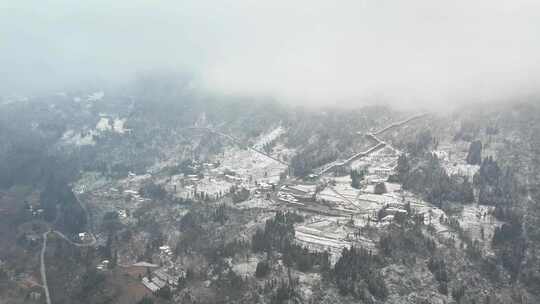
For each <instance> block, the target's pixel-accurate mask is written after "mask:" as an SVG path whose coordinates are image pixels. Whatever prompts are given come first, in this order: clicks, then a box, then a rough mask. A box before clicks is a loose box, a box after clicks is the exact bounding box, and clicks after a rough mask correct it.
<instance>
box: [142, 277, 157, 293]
mask: <svg viewBox="0 0 540 304" xmlns="http://www.w3.org/2000/svg"><path fill="white" fill-rule="evenodd" d="M142 284H143V285H144V286H145V287H146V288H148V289H150V291H151V292H156V291H158V290H159V287H158V286H157V285H156V284H154V282H152V281H150V280H149V279H148V278H147V277H144V278H143V279H142Z"/></svg>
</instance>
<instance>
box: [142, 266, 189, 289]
mask: <svg viewBox="0 0 540 304" xmlns="http://www.w3.org/2000/svg"><path fill="white" fill-rule="evenodd" d="M184 276H185V273H184V272H183V271H180V272H179V274H177V275H171V274H169V273H168V272H167V270H166V269H164V268H160V269H157V270H155V271H154V272H152V274H151V276H150V277H148V276H146V277H143V278H142V281H141V282H142V284H143V285H144V286H145V287H146V288H148V289H149V290H150V291H152V292H155V291H158V290H159V289H161V288H163V287H165V286H169V287H171V289H176V288H177V287H178V280H179V278H180V277H184Z"/></svg>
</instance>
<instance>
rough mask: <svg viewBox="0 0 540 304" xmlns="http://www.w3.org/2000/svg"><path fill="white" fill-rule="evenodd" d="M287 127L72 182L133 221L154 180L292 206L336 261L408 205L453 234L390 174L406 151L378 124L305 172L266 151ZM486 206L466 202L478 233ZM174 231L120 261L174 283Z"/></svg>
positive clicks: (312, 239)
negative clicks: (148, 167)
mask: <svg viewBox="0 0 540 304" xmlns="http://www.w3.org/2000/svg"><path fill="white" fill-rule="evenodd" d="M406 122H407V121H406ZM406 122H405V123H406ZM399 125H400V124H396V125H395V126H393V127H396V126H399ZM284 133H286V130H285V129H284V128H283V127H281V126H278V127H277V128H275V129H272V130H270V131H269V132H268V133H267V134H264V135H262V136H261V137H260V138H259V139H258V140H256V142H255V144H253V146H252V147H251V148H249V147H248V148H247V149H246V148H243V147H240V146H238V144H234V143H233V145H232V146H229V147H228V148H227V149H225V151H224V152H223V153H220V154H218V155H215V156H214V157H212V158H209V159H207V160H206V161H204V162H203V161H198V160H193V161H191V162H190V163H189V164H187V165H186V168H184V169H185V170H184V172H179V173H178V174H172V175H167V174H161V173H160V172H159V171H157V172H148V173H146V174H141V175H136V174H132V173H130V174H129V175H128V177H126V178H124V179H120V180H117V181H110V180H104V179H103V178H100V177H98V176H93V175H92V174H88V175H86V176H85V178H84V179H81V181H80V183H79V184H78V185H77V186H76V187H75V190H76V192H77V193H78V194H79V195H80V196H81V197H84V199H85V201H86V204H88V205H89V206H91V208H93V210H94V212H96V210H99V211H98V213H99V214H105V213H107V212H116V213H117V214H118V217H119V219H120V221H121V222H123V223H125V224H129V223H130V222H131V223H133V222H134V221H135V219H134V213H135V212H136V210H137V209H139V208H141V207H143V206H145V205H148V204H153V199H152V198H150V197H148V196H147V195H145V194H144V193H141V189H142V188H143V186H144V185H145V184H148V183H149V182H151V183H153V184H156V185H159V186H160V187H161V188H162V189H164V191H166V193H167V195H169V196H170V197H172V198H174V199H178V200H181V201H185V200H192V201H194V202H196V203H197V204H221V203H223V202H224V201H225V202H226V201H227V198H228V197H230V196H231V194H234V195H233V198H234V199H233V201H232V202H230V204H231V206H233V207H234V208H238V209H250V210H260V211H259V212H261V211H262V212H263V214H265V212H266V211H269V212H270V213H269V214H268V215H267V216H269V215H270V214H271V212H273V211H276V210H284V211H294V212H296V213H298V214H300V215H302V216H303V218H304V221H303V222H302V223H298V224H296V225H295V238H296V242H297V243H298V244H300V245H303V246H306V247H307V248H309V249H310V250H313V251H319V252H323V251H327V252H329V253H330V261H331V263H335V262H336V261H337V259H338V258H339V256H340V254H341V251H342V250H343V249H344V248H349V247H351V246H354V247H362V248H368V249H370V250H377V249H376V245H375V244H376V242H377V239H374V238H373V237H370V236H369V235H367V234H363V233H362V231H363V229H365V228H366V227H371V228H374V229H382V228H384V227H385V226H387V225H389V224H391V223H392V221H393V219H394V217H396V215H398V214H400V213H401V214H403V213H407V208H413V209H414V210H415V212H418V213H420V214H423V215H424V218H425V222H426V224H429V225H432V226H433V227H434V229H435V231H436V233H437V234H439V235H440V236H441V237H447V238H454V237H455V235H452V232H451V230H450V229H449V228H448V227H447V226H446V225H443V224H442V222H441V221H439V219H441V218H444V217H445V215H444V212H443V211H442V210H440V209H439V208H436V207H434V206H431V205H430V204H428V203H426V202H424V201H422V200H421V199H420V198H418V197H417V196H415V195H413V194H412V193H410V192H408V191H405V190H403V189H401V185H400V184H397V183H392V182H388V179H389V177H390V176H391V175H392V174H395V168H396V166H397V159H398V157H399V155H400V154H401V153H402V152H401V151H399V150H397V149H396V148H394V147H393V146H391V145H390V144H388V143H386V142H384V141H382V140H381V139H379V137H378V136H379V135H378V134H380V133H381V132H378V133H368V134H365V135H364V136H365V137H366V138H367V139H368V140H371V141H372V142H373V147H372V148H370V149H368V150H367V151H364V152H360V153H357V154H355V155H353V156H351V157H350V158H348V159H345V160H343V161H335V162H333V163H331V164H327V165H324V166H322V167H321V168H319V169H316V170H314V173H313V174H311V175H309V176H307V177H306V178H304V179H298V178H294V177H292V176H291V175H290V169H289V167H288V166H287V165H286V160H287V159H288V158H289V157H290V156H291V155H292V154H293V153H294V151H291V150H289V149H286V148H284V147H283V146H281V145H280V144H279V143H278V144H274V145H272V146H273V148H272V149H268V150H267V151H262V150H264V149H265V146H266V145H271V144H273V142H274V141H277V139H278V138H279V136H281V135H282V134H284ZM433 153H434V154H436V155H437V156H438V157H439V158H440V159H441V161H443V162H444V163H445V164H447V165H445V166H446V167H447V170H448V171H449V172H450V173H452V172H456V173H460V174H467V175H468V176H471V178H472V174H474V172H475V170H478V168H477V166H476V167H471V166H469V165H466V164H464V162H463V161H459V160H457V157H454V159H451V158H450V156H449V155H451V152H450V151H448V149H447V150H446V151H445V150H437V151H433ZM456 154H458V153H456ZM352 171H354V172H358V173H361V175H362V177H361V180H360V181H359V182H357V183H356V184H354V183H353V180H352V178H351V176H352V175H351V172H352ZM102 201H107V202H108V204H103V203H101V202H102ZM482 208H484V209H482ZM488 211H489V210H486V209H485V207H474V206H469V207H468V208H467V211H466V213H467V214H470V215H471V216H470V217H469V216H466V217H463V218H462V222H463V223H462V224H463V225H464V227H465V229H470V230H471V231H472V233H475V234H476V235H478V233H479V229H480V228H479V225H480V226H482V227H485V228H486V229H487V232H485V233H487V234H489V233H493V231H490V230H489V229H490V227H493V225H492V223H487V224H485V225H482V224H481V223H480V224H478V214H486V213H487V212H488ZM177 212H178V213H177V214H176V216H178V217H182V216H183V215H184V214H185V210H182V209H181V208H180V209H178V210H177ZM261 222H262V221H261ZM162 224H163V225H164V227H162V228H164V229H165V230H167V229H169V230H171V229H172V228H165V227H166V226H167V224H166V222H163V223H162ZM259 225H260V224H259ZM483 229H484V228H482V231H483ZM172 230H174V229H172ZM251 230H253V228H252V229H251ZM491 230H492V229H491ZM474 231H476V232H474ZM483 233H484V232H483ZM172 235H174V232H173V233H172ZM172 235H170V236H169V238H168V239H169V240H171V242H172V243H167V241H166V242H165V244H164V245H162V246H160V247H159V254H158V256H157V257H156V259H154V260H153V261H152V262H153V263H148V262H144V261H137V260H135V259H134V257H129V256H124V257H120V258H119V260H120V265H131V266H130V267H138V268H141V269H147V271H144V272H143V275H141V276H140V280H141V283H142V284H143V285H144V286H145V287H146V288H147V289H148V290H149V291H151V292H156V291H157V290H159V289H160V288H163V287H164V286H169V287H170V288H172V289H173V290H174V289H175V288H177V285H178V282H179V278H182V277H184V276H185V275H186V273H185V271H186V269H185V268H184V267H183V266H182V265H181V264H178V261H176V260H175V259H174V258H173V256H174V255H173V252H172V250H173V249H172V248H174V246H175V244H174V241H173V238H171V236H172ZM79 237H80V241H84V240H85V238H87V237H88V233H86V232H82V233H81V234H80V235H79ZM97 239H98V242H100V243H101V244H103V243H104V242H105V236H103V235H98V236H97ZM488 247H489V246H486V248H488ZM486 250H488V249H486ZM109 262H110V261H108V260H104V261H102V262H101V263H100V264H98V265H97V266H96V268H97V269H98V270H100V271H105V270H106V269H107V264H108V263H109ZM255 262H256V260H255ZM253 263H254V262H253V261H251V262H250V263H249V265H251V266H250V267H248V268H250V269H251V268H253V267H254V265H255V264H253ZM241 265H243V264H239V265H233V267H235V269H239V271H240V272H242V273H243V274H244V275H248V274H247V273H245V269H244V268H242V267H247V265H248V264H246V266H242V267H241ZM148 270H150V271H148Z"/></svg>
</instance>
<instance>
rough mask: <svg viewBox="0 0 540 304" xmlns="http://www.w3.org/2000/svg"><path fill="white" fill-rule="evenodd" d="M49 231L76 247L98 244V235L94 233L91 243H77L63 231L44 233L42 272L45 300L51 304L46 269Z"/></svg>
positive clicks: (41, 259)
mask: <svg viewBox="0 0 540 304" xmlns="http://www.w3.org/2000/svg"><path fill="white" fill-rule="evenodd" d="M49 233H55V234H56V235H58V236H59V237H60V238H62V239H64V240H65V241H66V242H68V243H70V244H71V245H73V246H76V247H91V246H94V245H95V244H96V237H95V236H94V235H92V234H90V235H91V236H92V241H91V242H90V243H75V242H73V241H72V240H70V239H69V238H68V237H67V236H65V235H64V234H63V233H62V232H60V231H56V230H51V231H47V232H45V233H43V246H42V247H41V255H40V272H41V282H42V286H43V289H44V290H45V301H46V302H47V304H51V303H52V302H51V295H50V293H49V285H48V284H47V271H46V268H47V266H46V264H45V252H46V250H47V238H48V237H49Z"/></svg>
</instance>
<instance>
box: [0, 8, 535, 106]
mask: <svg viewBox="0 0 540 304" xmlns="http://www.w3.org/2000/svg"><path fill="white" fill-rule="evenodd" d="M5 2H6V3H2V4H0V25H1V28H2V29H0V38H1V39H0V43H1V44H2V47H1V48H0V65H1V66H2V73H1V74H0V81H1V83H0V95H3V94H11V93H23V94H24V93H27V92H39V91H54V90H62V89H63V88H76V87H79V86H88V85H91V84H99V85H103V84H106V85H108V86H116V85H122V84H125V83H127V82H129V81H130V80H131V79H133V78H135V77H136V75H138V74H140V73H141V72H144V71H149V70H168V71H175V72H178V73H182V74H185V75H190V76H189V77H192V85H193V86H194V87H196V88H198V89H200V90H205V91H208V92H212V93H216V94H223V95H233V96H236V95H238V96H270V97H272V98H274V99H275V100H277V101H281V102H285V103H290V104H294V105H305V106H310V105H320V106H333V105H338V106H356V105H361V104H364V103H374V102H375V103H376V102H380V103H386V104H391V105H395V106H402V107H410V106H420V107H430V108H441V107H450V106H452V105H454V104H462V103H470V102H477V101H481V102H490V101H501V100H506V99H519V98H523V97H524V96H529V95H536V94H537V93H538V87H539V84H540V38H539V36H538V34H537V29H538V28H540V18H539V17H540V3H537V2H535V1H532V0H519V1H514V2H511V3H509V2H506V1H485V0H479V1H473V2H469V1H463V0H459V1H454V2H451V3H448V2H444V1H427V0H414V1H409V2H407V3H406V4H404V3H403V2H399V1H396V0H382V1H338V2H330V1H304V0H302V1H296V2H294V5H293V4H291V3H290V2H285V1H272V2H271V3H261V2H260V1H248V0H230V1H220V2H219V3H214V2H213V1H207V0H202V1H200V0H199V1H184V2H182V3H179V2H177V1H159V2H155V1H125V0H121V1H114V2H108V1H101V0H100V1H92V2H83V3H79V2H78V3H72V2H70V1H66V0H56V1H52V0H48V1H40V2H37V1H18V2H13V1H11V3H7V1H5Z"/></svg>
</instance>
